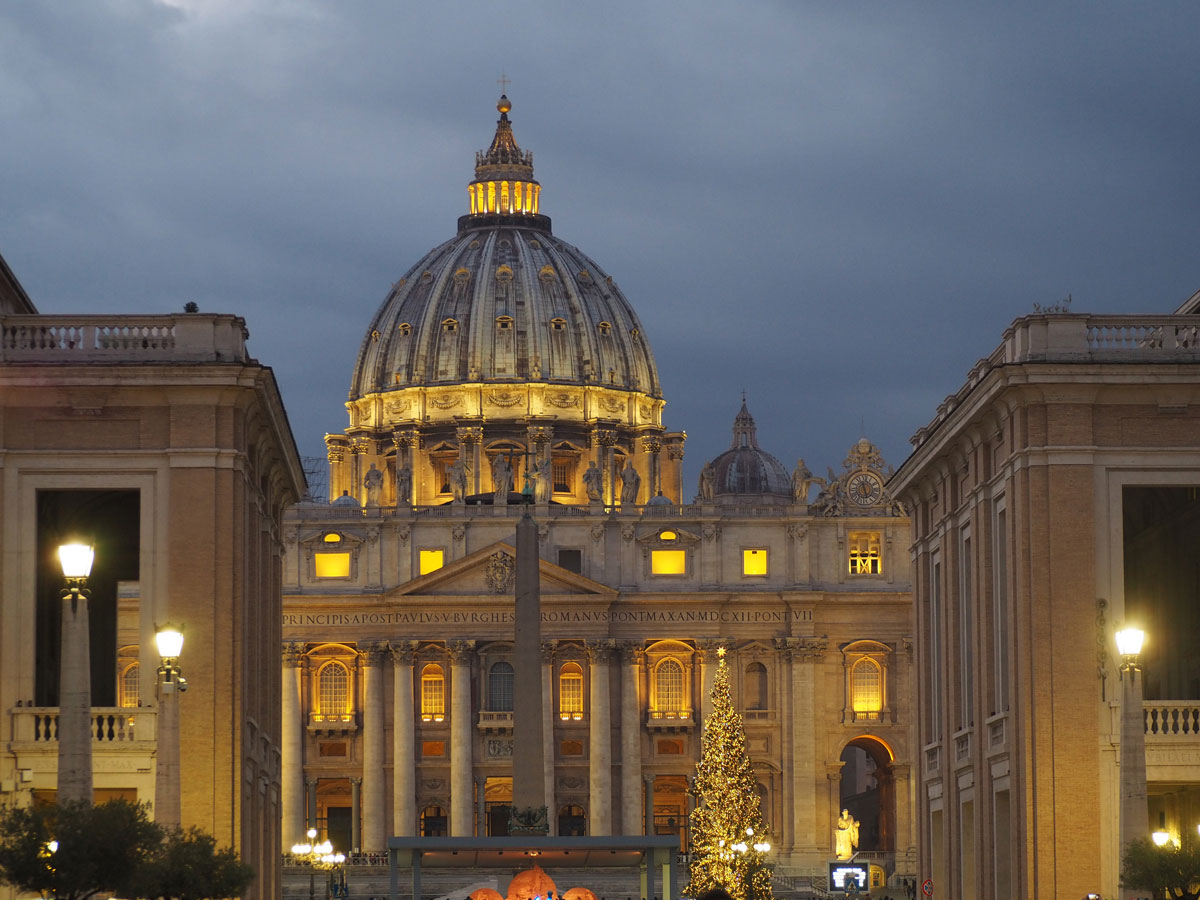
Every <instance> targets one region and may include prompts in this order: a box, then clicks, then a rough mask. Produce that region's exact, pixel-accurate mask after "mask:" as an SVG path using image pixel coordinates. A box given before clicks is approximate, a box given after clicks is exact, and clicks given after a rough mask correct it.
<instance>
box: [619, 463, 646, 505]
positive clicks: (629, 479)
mask: <svg viewBox="0 0 1200 900" xmlns="http://www.w3.org/2000/svg"><path fill="white" fill-rule="evenodd" d="M641 486H642V476H641V475H639V474H638V473H637V469H635V468H634V467H633V460H632V459H630V460H626V462H625V468H623V469H622V470H621V505H622V506H633V505H634V504H635V503H637V496H638V490H639V489H640V488H641Z"/></svg>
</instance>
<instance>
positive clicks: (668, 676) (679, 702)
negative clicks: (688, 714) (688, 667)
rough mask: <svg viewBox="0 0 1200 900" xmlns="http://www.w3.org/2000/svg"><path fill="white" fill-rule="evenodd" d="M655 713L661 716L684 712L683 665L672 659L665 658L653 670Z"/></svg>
mask: <svg viewBox="0 0 1200 900" xmlns="http://www.w3.org/2000/svg"><path fill="white" fill-rule="evenodd" d="M654 697H655V704H654V709H655V712H657V713H659V714H662V715H668V716H670V715H678V714H680V713H682V712H683V711H684V708H685V702H684V701H685V697H684V691H683V665H682V664H681V663H680V662H679V660H677V659H674V658H673V657H667V658H666V659H664V660H663V661H662V662H660V663H659V664H658V668H657V669H655V670H654Z"/></svg>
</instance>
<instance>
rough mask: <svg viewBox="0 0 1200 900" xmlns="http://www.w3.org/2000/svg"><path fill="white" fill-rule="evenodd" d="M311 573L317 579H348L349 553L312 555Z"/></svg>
mask: <svg viewBox="0 0 1200 900" xmlns="http://www.w3.org/2000/svg"><path fill="white" fill-rule="evenodd" d="M313 571H314V572H315V573H316V576H317V577H318V578H349V577H350V554H349V553H314V554H313Z"/></svg>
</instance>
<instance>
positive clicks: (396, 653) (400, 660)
mask: <svg viewBox="0 0 1200 900" xmlns="http://www.w3.org/2000/svg"><path fill="white" fill-rule="evenodd" d="M388 649H389V650H390V651H391V653H392V664H393V665H397V666H411V665H412V664H413V659H414V657H415V656H416V653H417V642H416V641H392V642H390V643H389V644H388Z"/></svg>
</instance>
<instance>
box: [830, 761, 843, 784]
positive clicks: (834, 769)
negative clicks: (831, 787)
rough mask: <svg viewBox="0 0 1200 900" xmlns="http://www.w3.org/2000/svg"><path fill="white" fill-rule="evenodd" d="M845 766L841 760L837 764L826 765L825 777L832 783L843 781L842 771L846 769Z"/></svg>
mask: <svg viewBox="0 0 1200 900" xmlns="http://www.w3.org/2000/svg"><path fill="white" fill-rule="evenodd" d="M845 765H846V764H845V763H844V762H842V761H841V760H840V759H839V760H838V761H837V762H827V763H825V777H826V778H828V779H829V780H830V781H841V779H842V769H843V768H844V767H845Z"/></svg>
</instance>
